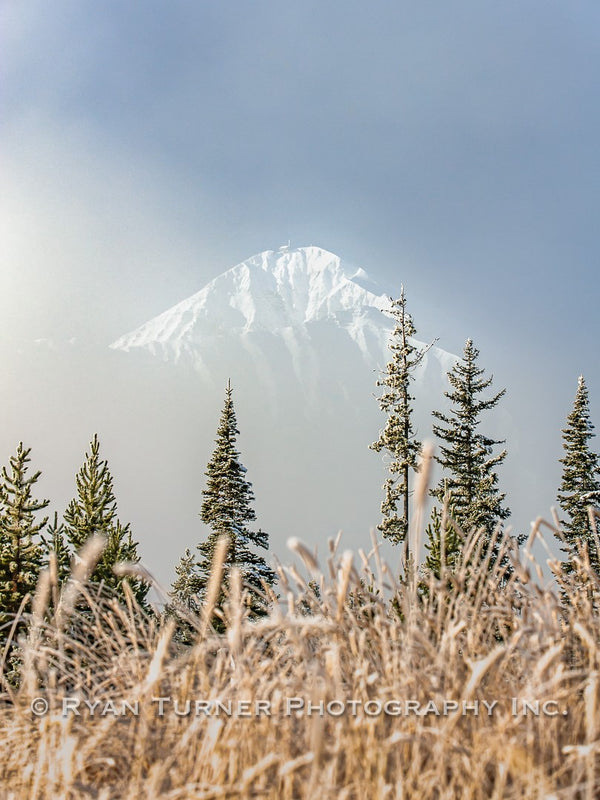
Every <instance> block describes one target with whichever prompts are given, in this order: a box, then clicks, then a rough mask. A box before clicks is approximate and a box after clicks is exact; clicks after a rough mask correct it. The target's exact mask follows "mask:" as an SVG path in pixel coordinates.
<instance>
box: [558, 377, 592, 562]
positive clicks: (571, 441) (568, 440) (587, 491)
mask: <svg viewBox="0 0 600 800" xmlns="http://www.w3.org/2000/svg"><path fill="white" fill-rule="evenodd" d="M594 436H595V434H594V426H593V424H592V421H591V419H590V407H589V398H588V390H587V387H586V384H585V381H584V379H583V376H580V378H579V381H578V384H577V392H576V394H575V401H574V403H573V410H572V411H571V413H570V414H569V415H568V417H567V426H566V427H565V428H564V429H563V431H562V438H563V449H564V453H565V455H564V458H561V459H560V463H561V464H562V465H563V472H562V481H561V484H560V489H559V491H558V502H559V504H560V507H561V509H562V510H563V512H564V513H565V515H566V519H565V520H564V521H563V523H562V525H563V530H564V534H565V539H566V541H567V545H568V549H567V551H566V552H568V553H572V552H573V551H574V550H575V547H576V545H577V544H578V543H584V542H585V543H587V546H588V553H589V557H590V563H591V564H592V566H593V567H594V568H595V570H596V572H597V573H598V574H600V554H599V553H598V550H597V545H596V539H595V536H594V533H600V523H599V521H598V519H596V520H595V531H594V529H593V528H592V526H591V522H590V517H589V513H588V508H589V506H592V507H595V508H598V507H600V481H599V480H598V476H599V474H600V468H599V466H598V456H597V455H596V454H595V453H594V452H592V450H591V449H590V440H591V439H592V438H593V437H594ZM565 568H566V570H567V571H570V565H569V564H568V563H567V564H566V565H565Z"/></svg>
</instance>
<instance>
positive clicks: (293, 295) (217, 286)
mask: <svg viewBox="0 0 600 800" xmlns="http://www.w3.org/2000/svg"><path fill="white" fill-rule="evenodd" d="M389 306H390V298H389V297H388V296H386V295H385V294H382V293H381V292H380V290H379V287H377V286H376V285H375V284H374V283H372V282H371V281H370V279H369V277H368V275H367V273H366V272H365V271H364V270H363V269H362V268H356V267H354V266H350V265H345V264H344V262H343V261H342V259H340V257H339V256H337V255H335V254H334V253H331V252H329V251H328V250H324V249H323V248H321V247H314V246H310V247H298V248H291V247H289V246H287V247H280V248H279V249H278V250H265V251H264V252H262V253H257V254H256V255H254V256H252V257H251V258H249V259H247V260H246V261H243V262H241V263H240V264H237V265H236V266H234V267H231V269H228V270H227V271H226V272H223V273H222V274H221V275H218V276H217V277H216V278H214V279H213V280H212V281H210V282H209V283H208V284H206V286H205V287H204V288H203V289H201V290H200V291H199V292H197V293H196V294H194V295H192V296H191V297H189V298H187V299H186V300H183V301H182V302H181V303H178V304H177V305H175V306H173V307H172V308H170V309H168V310H167V311H165V312H163V313H162V314H160V315H159V316H157V317H155V318H154V319H151V320H149V321H148V322H146V323H145V324H143V325H142V326H141V327H139V328H138V329H137V330H135V331H132V332H131V333H128V334H126V335H125V336H122V337H121V338H120V339H118V340H117V341H116V342H114V343H113V344H112V345H111V347H112V348H113V349H116V350H124V351H131V350H137V349H141V350H146V351H149V352H151V353H152V354H154V355H157V356H159V357H161V358H162V359H163V360H165V361H174V362H180V363H185V362H191V363H192V364H193V366H194V367H195V368H196V369H197V370H198V371H200V372H201V373H203V374H204V375H205V377H206V378H207V379H208V380H211V379H212V376H213V375H214V374H215V371H217V372H218V371H219V370H220V369H221V368H222V366H223V362H224V361H225V360H227V359H229V360H230V361H233V363H234V364H238V365H239V363H240V358H242V359H244V360H245V361H250V362H252V363H254V365H255V367H256V369H257V370H258V372H259V374H260V375H261V376H262V377H263V379H264V380H265V381H267V382H268V383H269V384H270V385H273V384H274V383H276V382H277V379H278V377H277V376H278V375H280V373H281V369H283V368H284V367H283V364H284V362H283V361H282V360H281V359H282V357H284V358H285V359H286V360H287V362H288V363H289V364H290V365H291V366H292V369H293V373H294V374H295V376H296V377H297V378H298V380H299V381H300V382H301V383H302V384H303V385H304V386H305V387H306V385H307V384H312V383H313V382H314V380H315V375H317V374H318V373H323V371H324V370H325V372H327V369H328V368H326V367H324V366H323V364H324V360H328V361H329V362H330V363H335V364H337V365H339V368H340V369H342V367H343V365H346V367H345V369H346V370H350V372H352V370H354V369H356V368H357V367H356V365H355V366H352V363H353V359H354V358H355V356H353V355H352V354H353V353H354V354H356V356H358V358H359V361H358V362H357V363H358V364H360V362H361V361H362V365H363V367H362V368H363V369H364V366H365V361H366V362H367V364H368V365H369V366H370V367H371V368H372V369H377V368H381V366H382V365H383V364H385V362H386V361H387V357H388V356H389V351H388V350H387V345H388V341H389V335H390V331H391V329H392V324H393V323H392V320H391V319H390V317H389V316H388V315H386V314H383V313H382V311H383V310H386V309H388V308H389ZM432 352H433V351H432ZM437 352H438V353H439V355H438V356H437V357H438V359H439V358H440V357H442V358H443V357H444V356H445V355H446V354H444V353H443V351H437ZM232 354H233V355H232ZM285 354H287V356H285ZM450 358H453V357H450Z"/></svg>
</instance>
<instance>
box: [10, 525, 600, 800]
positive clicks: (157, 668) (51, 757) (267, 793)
mask: <svg viewBox="0 0 600 800" xmlns="http://www.w3.org/2000/svg"><path fill="white" fill-rule="evenodd" d="M540 527H541V525H540V524H538V525H537V526H536V527H535V528H534V530H533V532H532V536H531V539H530V542H529V544H531V542H532V541H533V539H534V538H536V537H539V535H540V533H539V529H540ZM416 533H417V531H416V530H413V536H415V541H416V539H417V538H418V537H417V536H416ZM478 541H480V539H478V537H477V536H476V535H475V534H474V535H473V536H471V537H470V538H469V539H467V541H466V542H465V548H464V552H465V553H469V552H474V551H476V549H477V547H478ZM505 546H506V547H507V548H508V547H509V546H510V542H509V541H508V540H505ZM291 547H292V549H293V550H295V554H296V556H297V559H298V565H297V567H289V568H286V569H284V570H283V571H282V580H281V584H280V592H281V599H282V601H283V602H281V603H275V604H274V607H273V611H272V612H271V614H270V615H269V616H268V617H266V618H264V619H262V620H261V621H260V622H254V623H253V622H251V621H249V620H248V619H247V618H246V616H245V605H244V601H243V591H242V587H241V586H240V581H239V576H237V575H234V576H233V577H232V580H231V591H230V598H229V603H228V606H227V609H226V614H227V618H228V633H227V634H226V635H225V636H217V635H216V634H215V633H214V631H213V629H212V626H211V625H210V610H211V609H210V608H209V609H205V613H204V616H203V618H202V619H200V620H199V621H198V636H197V642H196V644H195V646H194V647H192V648H181V647H179V648H178V647H177V646H176V645H175V644H174V643H173V639H172V636H173V627H172V624H163V625H160V624H158V623H157V622H156V621H153V620H152V619H150V618H148V617H146V616H144V615H143V614H142V613H141V612H140V611H139V610H138V609H136V608H135V607H134V605H133V603H129V605H128V607H125V608H119V607H117V606H116V605H114V604H111V602H110V601H109V600H107V599H105V598H101V597H92V596H90V594H89V592H87V594H86V591H87V590H86V588H85V583H84V581H85V574H86V563H87V564H88V566H89V563H92V562H93V560H94V558H96V557H97V554H98V551H97V546H96V544H95V543H91V545H90V550H89V551H88V553H87V554H86V556H85V557H84V560H83V565H82V566H81V567H80V569H79V574H78V575H75V576H74V577H73V579H72V581H71V583H70V584H68V585H67V587H66V588H65V589H64V590H63V593H62V597H61V598H60V599H59V598H58V597H57V595H56V587H55V586H54V585H53V579H52V576H51V574H48V575H44V576H43V577H42V579H41V581H40V586H39V590H38V594H37V597H36V599H35V603H34V606H33V611H32V615H31V620H30V632H29V636H28V640H27V642H26V643H24V644H23V649H22V659H23V669H22V681H21V685H20V688H19V689H18V690H12V689H11V688H10V686H8V685H7V684H5V685H4V701H3V702H2V704H1V705H0V714H1V718H0V732H1V736H2V740H3V742H4V748H3V752H4V758H3V759H2V761H1V762H0V787H1V796H2V797H3V798H10V799H14V800H37V799H38V798H65V799H68V800H71V798H82V797H93V798H99V799H101V798H102V799H103V800H112V799H113V798H115V799H116V798H119V800H125V799H126V798H127V799H128V800H138V799H139V798H159V797H160V798H165V800H187V799H188V798H197V799H198V800H200V799H202V800H209V798H239V799H240V800H241V799H242V798H265V800H266V799H267V798H268V799H272V800H292V799H294V800H295V799H296V798H311V800H313V798H316V799H317V800H328V798H331V800H334V798H335V800H340V799H341V800H343V799H344V798H345V799H346V800H370V799H371V798H373V799H375V798H377V799H378V800H379V799H380V798H381V799H382V800H383V798H439V800H442V798H443V799H445V800H455V799H456V798H464V800H469V799H471V798H472V800H475V799H477V800H480V799H481V800H490V798H532V799H533V798H536V800H541V798H545V799H546V800H549V798H583V799H585V800H592V799H593V798H596V797H598V796H600V761H599V751H600V712H599V706H600V703H599V691H600V680H599V672H598V670H599V666H600V639H599V631H600V627H599V612H598V609H597V608H596V606H595V604H594V598H596V597H598V592H599V589H600V587H599V586H598V580H597V577H596V576H595V575H594V573H593V572H592V571H591V570H590V568H589V565H588V564H587V563H586V558H585V553H582V554H581V558H580V559H579V561H578V567H577V572H576V574H575V575H574V577H573V579H571V582H570V583H567V582H564V581H563V591H564V592H565V593H566V595H568V597H569V602H568V603H567V604H565V603H563V602H561V599H560V596H559V593H558V591H551V590H549V589H542V588H540V586H541V585H542V583H543V581H542V582H540V580H536V579H535V577H536V576H535V573H536V571H539V567H537V565H536V564H535V562H534V561H533V559H532V557H531V555H530V552H529V545H528V547H526V548H525V550H524V552H523V553H521V554H518V553H516V552H513V553H512V555H511V558H512V559H513V563H514V570H513V573H512V575H511V577H510V578H509V579H508V581H504V582H501V581H500V580H499V575H498V574H496V573H494V572H492V574H491V575H489V574H488V575H487V576H486V575H485V572H484V571H482V573H481V574H480V575H479V576H477V575H473V574H471V576H470V577H469V571H468V570H467V569H466V567H465V566H464V565H459V568H458V569H457V571H456V572H455V574H452V575H450V574H444V575H443V576H442V579H441V580H440V581H439V582H436V581H434V580H431V579H430V580H429V584H428V587H427V591H426V592H425V593H424V591H423V584H422V583H421V584H420V585H419V581H418V580H417V577H416V576H409V579H408V580H407V581H405V582H403V583H402V584H400V585H396V583H395V581H394V578H393V576H392V575H391V573H390V571H389V570H388V569H387V568H386V567H385V565H383V564H382V563H381V561H380V558H379V555H378V553H377V551H376V550H375V551H374V552H373V553H372V554H371V558H370V559H368V558H367V557H366V556H364V555H363V554H361V553H359V555H358V557H356V556H354V557H353V556H352V555H351V554H349V553H343V554H341V555H338V551H337V548H336V545H335V544H333V543H331V546H330V556H329V558H328V561H327V564H326V565H325V566H324V574H322V573H321V570H320V567H319V565H318V564H317V563H316V561H315V559H314V557H313V555H312V554H311V553H309V552H308V551H307V550H306V548H304V547H303V546H302V545H301V544H300V543H299V542H297V541H293V542H291ZM554 566H555V568H556V569H557V570H558V572H560V569H559V568H558V567H557V565H556V564H554ZM314 587H318V591H317V592H315V591H314ZM581 587H583V588H581ZM82 593H83V594H84V595H86V597H87V602H88V603H89V605H90V606H91V608H92V609H93V616H92V617H90V618H88V619H87V621H86V624H87V626H88V633H89V639H88V643H87V644H84V643H82V642H81V641H79V643H78V640H77V639H78V637H77V636H75V635H74V631H76V630H78V629H81V626H79V628H78V624H77V615H78V611H77V607H78V606H77V601H78V598H80V596H81V594H82ZM392 597H395V598H396V600H395V603H393V604H392V603H391V602H390V600H391V598H392ZM49 607H51V608H52V609H54V610H53V611H51V612H50V611H49V610H48V608H49ZM79 640H81V636H79ZM159 697H163V698H166V697H168V698H170V701H169V702H168V703H167V701H164V703H163V714H162V715H161V714H160V713H159V712H160V708H159V703H158V701H157V700H156V698H159ZM36 698H37V703H38V704H39V703H41V702H42V701H45V702H46V703H47V705H48V712H47V713H45V714H42V715H41V716H36V715H35V713H33V711H32V703H33V702H34V701H36ZM290 698H299V699H302V700H303V701H304V702H305V704H308V703H309V702H311V703H313V704H318V703H320V702H323V703H324V704H325V706H324V707H325V713H324V714H323V715H321V714H319V713H313V714H308V713H307V710H306V707H305V708H304V710H303V711H299V712H292V713H290V714H286V704H287V703H288V701H289V699H290ZM512 698H517V699H518V703H521V701H527V702H528V703H530V705H531V707H533V708H535V704H536V703H539V704H540V708H542V707H543V706H542V705H541V704H543V703H547V702H549V703H550V704H549V705H547V706H546V710H547V711H549V712H554V711H558V712H559V713H558V714H553V713H549V714H544V713H542V712H541V711H540V713H539V714H537V715H536V714H535V713H533V712H531V711H530V712H529V713H527V714H522V713H516V714H515V713H513V707H512ZM76 699H79V700H80V706H79V708H78V711H79V712H80V713H79V715H77V714H76V713H75V712H74V711H72V710H71V711H69V710H68V708H67V711H66V713H65V708H64V707H63V703H64V702H65V700H66V702H67V706H68V705H69V703H71V704H73V703H74V702H75V701H76ZM84 699H86V700H88V702H90V703H93V702H97V703H98V705H97V706H96V707H95V710H94V713H93V714H92V712H91V711H90V709H89V708H85V707H84V706H83V700H84ZM175 700H177V701H178V702H179V704H180V705H179V709H178V710H179V711H180V712H185V710H186V706H185V703H186V701H191V703H190V713H189V714H188V715H182V714H179V715H178V714H176V713H175V711H174V708H173V704H174V701H175ZM196 700H199V701H216V700H219V701H221V702H222V703H223V704H224V705H225V706H226V704H227V703H228V702H232V704H233V705H232V710H233V712H235V710H236V704H237V703H238V701H251V703H250V704H249V706H248V708H249V709H250V711H251V714H250V716H243V715H240V714H235V713H232V714H231V715H229V714H227V713H224V712H223V711H221V713H219V714H217V713H216V712H215V711H214V710H212V711H211V713H209V714H205V713H202V711H201V712H200V713H196V711H195V706H194V702H195V701H196ZM123 701H126V702H127V703H129V707H122V702H123ZM255 701H262V702H263V703H269V704H270V716H267V715H266V714H265V713H261V711H260V709H259V713H257V714H255V713H253V712H254V710H255V709H254V707H253V706H252V704H253V703H254V702H255ZM332 701H337V705H336V704H335V703H334V705H333V706H330V707H329V708H330V710H331V711H332V712H333V713H327V704H328V703H331V702H332ZM350 701H355V703H354V709H355V711H356V713H353V706H352V705H350ZM368 701H372V702H374V703H376V701H379V702H380V703H381V704H383V703H386V702H388V703H389V702H390V701H399V703H400V706H388V710H396V709H397V708H398V707H399V708H400V709H401V710H402V711H403V713H402V714H400V715H398V716H394V715H392V714H389V713H388V714H386V713H380V714H374V713H373V715H370V714H369V713H367V711H366V709H365V705H364V704H365V703H367V702H368ZM406 701H414V702H415V703H416V702H418V703H420V704H421V705H420V711H421V712H422V711H423V710H425V709H427V708H428V709H429V712H430V713H426V714H424V713H418V714H417V713H412V712H411V711H410V709H409V710H408V713H406V712H407V709H406ZM431 701H433V703H434V704H436V707H437V709H438V710H439V711H441V712H442V713H440V714H439V715H436V714H435V713H433V711H432V706H431V705H429V706H427V704H428V703H430V702H431ZM444 701H447V702H453V701H455V702H457V703H458V704H459V712H455V711H452V707H450V708H449V709H448V713H446V714H444V713H443V703H444ZM484 701H485V702H487V703H490V704H491V703H493V702H494V701H495V702H496V705H495V706H494V708H493V712H492V713H491V714H490V715H488V713H487V711H486V707H485V706H484V705H483V703H484ZM463 702H465V703H468V704H471V705H470V706H468V707H467V711H466V713H464V714H463V713H460V709H461V708H462V706H461V704H462V703H463ZM476 702H478V703H479V714H478V715H475V713H474V712H473V711H472V710H470V709H472V708H473V707H474V706H473V705H472V704H474V703H476ZM341 703H346V704H348V705H347V706H346V713H344V714H343V715H342V716H335V714H336V713H337V711H338V710H339V708H340V707H341V706H340V704H341ZM136 704H137V706H136ZM36 708H39V705H38V706H36ZM136 708H137V713H134V711H135V710H136ZM245 708H246V707H245V706H243V705H242V706H241V710H242V711H243V710H244V709H245ZM518 708H519V709H520V708H521V706H520V705H519V706H518ZM263 709H264V706H263ZM367 709H370V710H371V711H373V712H374V711H376V710H377V706H376V705H371V706H367ZM413 709H414V707H413ZM238 710H239V709H238ZM121 712H122V713H121ZM563 712H564V713H563Z"/></svg>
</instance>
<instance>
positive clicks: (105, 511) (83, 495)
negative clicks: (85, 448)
mask: <svg viewBox="0 0 600 800" xmlns="http://www.w3.org/2000/svg"><path fill="white" fill-rule="evenodd" d="M75 483H76V487H77V497H76V498H74V499H73V500H72V501H71V502H70V503H69V507H68V508H67V510H66V511H65V523H66V531H67V538H68V540H69V542H70V544H71V546H72V547H73V548H74V549H75V550H79V549H80V548H81V547H82V546H83V545H84V544H85V542H86V541H87V540H88V539H89V538H90V536H93V535H94V534H104V535H105V536H108V534H109V531H110V530H111V528H112V525H113V522H114V520H115V518H116V516H117V502H116V500H115V495H114V493H113V479H112V475H111V474H110V472H109V469H108V462H107V461H102V460H101V459H100V442H99V440H98V434H94V438H93V439H92V441H91V442H90V452H89V453H86V455H85V462H84V464H83V466H82V467H81V469H80V470H79V472H78V473H77V476H76V478H75Z"/></svg>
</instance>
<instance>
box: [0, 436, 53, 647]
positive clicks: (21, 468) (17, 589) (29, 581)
mask: <svg viewBox="0 0 600 800" xmlns="http://www.w3.org/2000/svg"><path fill="white" fill-rule="evenodd" d="M30 452H31V448H25V447H23V443H22V442H20V443H19V445H18V447H17V452H16V455H14V456H11V457H10V461H9V468H8V469H7V468H6V467H3V468H2V484H1V486H0V503H1V505H0V641H2V640H4V639H5V638H6V636H7V635H8V633H9V631H10V627H11V625H12V622H13V620H14V618H15V615H16V614H18V612H19V609H20V608H21V605H22V604H23V601H24V600H25V598H26V597H27V596H28V595H31V594H33V592H35V587H36V584H37V580H38V577H39V573H40V570H41V569H42V565H43V548H42V546H41V544H40V541H39V535H40V532H41V531H42V530H43V528H44V526H45V525H46V523H47V522H48V518H47V517H44V518H43V519H41V520H38V518H37V517H36V515H37V513H38V512H39V511H43V510H44V509H45V508H46V506H47V505H48V503H49V501H48V500H36V499H35V498H34V497H33V486H34V484H35V483H36V482H37V480H38V478H39V477H40V474H41V473H40V472H35V473H34V474H33V475H31V476H28V475H27V471H28V465H29V463H30V461H31V459H30V458H29V453H30ZM27 606H28V604H27V603H26V604H25V606H24V608H27Z"/></svg>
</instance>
